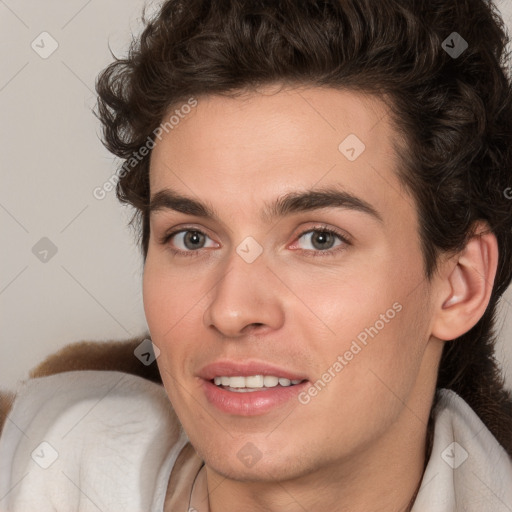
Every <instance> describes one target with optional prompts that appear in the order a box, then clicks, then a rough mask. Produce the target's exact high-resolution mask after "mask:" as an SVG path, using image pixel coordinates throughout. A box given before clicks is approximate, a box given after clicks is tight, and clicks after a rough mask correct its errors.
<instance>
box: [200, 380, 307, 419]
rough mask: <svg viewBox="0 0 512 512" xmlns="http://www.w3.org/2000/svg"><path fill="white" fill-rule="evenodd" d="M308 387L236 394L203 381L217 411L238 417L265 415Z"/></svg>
mask: <svg viewBox="0 0 512 512" xmlns="http://www.w3.org/2000/svg"><path fill="white" fill-rule="evenodd" d="M308 385H309V382H308V381H304V382H301V383H300V384H295V385H294V386H276V387H273V388H266V389H265V390H263V391H247V392H245V393H244V392H241V393H238V392H236V391H227V390H225V389H223V388H221V387H219V386H217V385H215V384H214V383H213V382H210V381H209V380H203V390H204V393H205V395H206V398H207V400H208V401H209V402H210V403H211V404H213V405H214V406H215V407H217V409H219V410H221V411H222V412H225V413H228V414H236V415H238V416H255V415H258V414H265V413H266V412H269V411H271V410H272V409H274V408H276V407H278V406H280V405H283V404H285V403H286V402H288V401H290V400H291V399H293V398H295V399H296V400H297V401H298V398H297V395H298V394H299V393H300V392H301V391H303V390H304V388H305V387H306V386H308Z"/></svg>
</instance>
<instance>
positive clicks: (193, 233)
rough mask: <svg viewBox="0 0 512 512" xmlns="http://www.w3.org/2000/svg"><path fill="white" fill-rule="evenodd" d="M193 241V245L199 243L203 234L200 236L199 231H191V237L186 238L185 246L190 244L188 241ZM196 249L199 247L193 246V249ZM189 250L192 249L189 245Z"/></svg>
mask: <svg viewBox="0 0 512 512" xmlns="http://www.w3.org/2000/svg"><path fill="white" fill-rule="evenodd" d="M191 239H193V240H192V244H197V243H198V242H200V239H201V234H200V233H198V232H197V231H190V232H189V235H187V236H186V237H185V245H187V242H188V241H191ZM198 239H199V240H198ZM194 248H197V247H196V246H194V245H193V246H192V249H194ZM187 249H190V247H188V245H187Z"/></svg>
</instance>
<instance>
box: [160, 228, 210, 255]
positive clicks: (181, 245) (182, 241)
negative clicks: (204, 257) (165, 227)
mask: <svg viewBox="0 0 512 512" xmlns="http://www.w3.org/2000/svg"><path fill="white" fill-rule="evenodd" d="M173 238H174V241H173V245H177V246H178V249H174V248H172V247H170V250H171V252H173V253H174V254H180V255H184V256H196V255H197V254H198V253H199V252H198V251H197V249H203V248H204V242H205V239H206V238H210V237H209V236H208V235H207V234H205V233H203V232H202V231H200V230H198V229H186V228H185V229H180V230H176V231H173V232H171V233H166V234H165V235H164V236H163V237H162V238H161V240H160V243H161V244H163V245H167V244H168V243H169V242H170V241H171V240H172V239H173ZM210 247H218V245H216V244H215V242H214V243H213V245H211V246H210Z"/></svg>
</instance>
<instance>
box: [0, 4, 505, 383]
mask: <svg viewBox="0 0 512 512" xmlns="http://www.w3.org/2000/svg"><path fill="white" fill-rule="evenodd" d="M143 3H144V2H143V1H142V0H101V1H100V0H89V1H87V0H66V1H62V0H61V1H56V0H45V1H44V2H42V1H40V0H27V1H22V0H18V1H16V0H0V34H1V36H0V37H1V41H2V44H1V45H0V58H1V62H2V72H1V73H0V111H1V112H2V116H1V123H0V127H1V128H0V129H1V132H0V149H1V151H0V169H1V173H2V174H1V178H2V186H1V188H0V229H1V236H2V240H3V244H2V264H1V266H0V311H1V325H0V327H1V332H2V337H1V348H2V357H1V358H0V387H1V388H13V387H14V386H16V384H17V383H18V382H19V381H20V380H21V379H24V378H26V376H27V372H28V370H29V369H30V368H32V367H33V366H34V365H36V364H37V363H38V362H39V361H41V360H42V359H43V358H44V357H45V356H46V355H47V354H49V353H52V352H54V351H56V350H57V349H59V348H60V347H62V346H64V345H66V344H68V343H70V342H73V341H80V340H97V341H101V340H107V339H119V340H121V339H124V338H128V337H131V336H136V335H141V334H143V333H144V331H145V330H146V322H145V318H144V312H143V306H142V295H141V279H142V259H141V257H140V256H139V252H138V249H137V247H136V246H135V242H134V236H133V233H132V232H131V231H130V230H129V229H128V227H127V222H128V220H129V213H130V211H129V210H128V209H126V208H123V207H122V206H121V205H120V204H119V203H118V202H117V200H116V198H115V194H114V193H113V192H111V193H109V194H107V197H106V198H105V199H103V200H98V199H96V198H95V197H94V196H93V193H92V191H93V189H94V188H95V187H98V186H101V185H102V184H103V183H104V182H105V181H106V180H107V179H108V178H109V177H110V176H111V175H112V173H113V172H114V171H115V164H116V161H115V160H114V159H113V157H112V156H111V155H110V154H109V153H108V152H107V151H106V150H105V149H104V148H103V146H102V145H101V143H100V141H99V138H98V136H99V133H100V131H99V123H98V121H97V120H96V118H95V117H94V116H93V115H92V113H91V108H92V107H93V106H94V104H95V94H94V80H95V78H96V76H97V74H98V73H99V71H100V70H101V69H103V67H105V66H106V65H107V64H108V63H109V62H111V60H112V58H111V56H110V53H109V49H108V44H110V47H111V48H112V51H113V52H114V53H115V54H116V55H121V54H123V53H124V52H125V50H126V49H127V45H128V42H129V41H130V34H131V32H135V33H137V32H138V31H139V30H140V14H141V11H142V6H143ZM498 6H499V7H500V8H501V9H502V11H503V15H504V18H505V19H506V20H507V24H508V26H509V27H510V28H509V30H511V31H512V2H511V0H503V1H500V2H498ZM154 8H155V4H153V7H152V8H151V9H150V10H149V12H151V11H152V10H153V9H154ZM455 29H456V28H455ZM42 32H48V33H49V34H50V36H46V35H43V36H40V34H41V33H42ZM41 38H44V43H41V42H40V41H41ZM33 41H35V43H34V45H36V44H39V47H37V46H36V49H37V51H39V52H40V53H44V52H45V51H46V52H48V51H49V50H51V49H52V44H53V45H56V44H58V48H57V50H56V51H55V52H54V53H53V54H51V55H50V56H49V57H48V58H46V59H43V58H42V57H41V56H40V55H39V54H38V53H36V51H35V50H34V49H33V48H32V47H31V43H32V42H33ZM38 42H39V43H38ZM511 186H512V183H511ZM43 237H47V238H48V239H50V240H51V242H52V243H53V244H54V245H55V246H56V248H57V253H56V254H55V255H54V256H53V257H51V258H49V259H48V261H47V262H46V263H42V262H41V261H39V260H38V259H37V258H36V256H35V255H34V254H33V252H32V248H33V246H34V245H35V244H36V243H37V242H38V241H39V240H40V239H41V238H43ZM499 319H500V321H499V328H500V344H499V346H498V357H499V358H500V361H502V363H503V367H504V371H505V373H506V377H507V384H508V386H509V387H510V388H511V389H512V289H509V290H508V291H507V293H506V296H505V297H504V301H503V303H502V306H501V310H500V317H499Z"/></svg>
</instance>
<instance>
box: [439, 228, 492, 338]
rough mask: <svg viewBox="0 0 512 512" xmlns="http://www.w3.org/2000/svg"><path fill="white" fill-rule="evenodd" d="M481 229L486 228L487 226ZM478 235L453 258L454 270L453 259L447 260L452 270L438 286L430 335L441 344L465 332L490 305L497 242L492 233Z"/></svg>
mask: <svg viewBox="0 0 512 512" xmlns="http://www.w3.org/2000/svg"><path fill="white" fill-rule="evenodd" d="M483 226H484V227H487V228H488V225H487V224H483ZM481 231H482V230H480V231H478V230H477V231H476V233H477V234H475V235H474V236H473V237H472V238H471V239H470V240H469V242H468V243H467V245H466V247H465V248H464V250H463V251H462V252H461V253H459V254H458V255H457V256H455V257H454V258H455V261H456V264H455V266H454V267H453V261H454V258H452V259H451V260H450V262H449V263H448V264H449V265H450V266H451V267H450V268H451V270H448V271H447V274H446V276H445V278H444V281H443V282H442V283H441V285H440V286H439V290H440V292H439V301H440V302H439V303H440V307H439V308H438V309H437V311H436V313H435V316H434V319H433V326H432V334H433V335H434V336H435V337H437V338H439V339H441V340H446V341H448V340H453V339H455V338H458V337H459V336H462V335H463V334H465V333H466V332H468V331H469V330H470V329H471V328H472V327H474V326H475V325H476V324H477V322H478V321H479V320H480V318H481V317H482V315H483V314H484V312H485V310H486V308H487V305H488V304H489V299H490V297H491V292H492V287H493V284H494V279H495V276H496V269H497V265H498V242H497V240H496V236H495V235H494V234H493V233H492V232H490V231H486V232H485V233H482V232H481ZM447 289H448V293H447V292H446V290H447ZM441 293H442V295H441Z"/></svg>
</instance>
